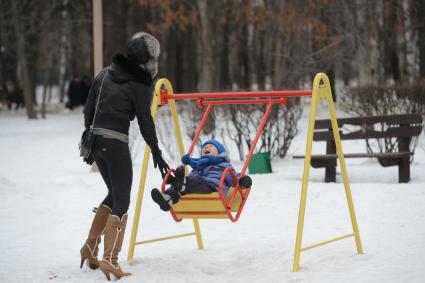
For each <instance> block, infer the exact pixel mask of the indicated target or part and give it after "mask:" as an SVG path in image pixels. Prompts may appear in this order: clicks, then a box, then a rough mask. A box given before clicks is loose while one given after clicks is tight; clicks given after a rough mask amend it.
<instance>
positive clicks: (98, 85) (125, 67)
mask: <svg viewBox="0 0 425 283" xmlns="http://www.w3.org/2000/svg"><path fill="white" fill-rule="evenodd" d="M159 48H160V47H159V42H158V40H157V39H156V38H155V37H153V36H152V35H151V34H148V33H145V32H140V33H137V34H135V35H134V36H133V38H132V39H131V40H130V41H129V43H128V44H127V56H124V55H122V54H116V55H115V56H114V57H113V58H112V64H111V65H110V66H108V67H106V68H104V69H103V70H102V71H101V72H100V74H99V75H98V76H97V77H96V79H95V81H94V82H93V84H92V87H91V89H90V92H89V95H88V98H87V102H86V106H85V108H84V122H85V127H86V129H87V128H89V127H91V126H92V128H93V130H94V133H95V139H94V145H93V150H92V158H93V159H94V161H96V164H97V166H98V167H99V171H100V173H101V175H102V177H103V180H104V181H105V183H106V186H107V187H108V195H107V196H106V198H105V199H104V200H103V201H102V203H101V204H100V206H99V207H98V209H97V210H96V215H95V216H94V219H93V223H92V226H91V228H90V232H89V235H88V238H87V240H86V242H85V244H84V245H83V247H82V248H81V251H80V253H81V266H80V267H82V266H83V263H84V261H85V260H87V261H88V264H89V266H90V268H92V269H96V268H98V267H100V269H101V270H102V271H103V273H104V274H105V275H106V277H107V279H108V280H110V273H112V274H113V275H114V276H115V277H116V278H118V279H119V278H121V277H123V276H127V275H130V273H126V272H123V271H122V270H121V268H120V266H119V264H118V253H119V252H120V250H121V246H122V242H123V238H124V232H125V227H126V223H127V217H128V215H127V210H128V207H129V204H130V190H131V183H132V177H133V171H132V163H131V156H130V151H129V148H128V129H129V126H130V121H131V120H133V119H134V118H135V116H137V120H138V123H139V127H140V131H141V133H142V136H143V138H144V140H145V141H146V143H147V144H148V145H149V147H150V148H151V151H152V156H153V160H154V166H155V168H156V167H157V166H158V167H159V170H160V172H161V174H162V175H164V174H165V173H166V172H167V170H169V166H168V164H167V163H166V162H165V161H164V159H163V158H162V156H161V150H160V149H159V147H158V139H157V136H156V132H155V124H154V122H153V119H152V116H151V111H150V105H151V101H152V97H153V93H152V91H151V90H152V80H153V79H154V78H155V76H156V74H157V72H158V56H159V51H160V50H159ZM90 162H92V160H89V161H88V163H90ZM103 232H104V234H105V239H104V253H103V260H102V261H98V260H97V253H98V245H99V243H100V236H101V235H102V233H103Z"/></svg>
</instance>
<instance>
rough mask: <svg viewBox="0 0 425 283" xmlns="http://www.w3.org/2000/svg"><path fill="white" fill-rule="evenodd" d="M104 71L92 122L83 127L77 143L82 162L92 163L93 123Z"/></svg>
mask: <svg viewBox="0 0 425 283" xmlns="http://www.w3.org/2000/svg"><path fill="white" fill-rule="evenodd" d="M106 73H107V71H106V72H105V75H103V79H102V83H101V84H100V89H99V95H98V96H97V102H96V108H95V111H94V116H93V122H92V123H91V125H90V128H89V129H85V130H84V131H83V134H82V136H81V140H80V143H79V148H80V156H81V157H82V158H83V160H84V162H86V163H88V164H90V165H91V164H93V157H92V156H91V152H92V149H93V143H94V131H93V125H94V121H95V119H96V113H97V107H98V105H99V99H100V94H101V93H102V87H103V81H104V80H105V76H106Z"/></svg>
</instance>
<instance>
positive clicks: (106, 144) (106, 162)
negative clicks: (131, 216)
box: [93, 135, 133, 218]
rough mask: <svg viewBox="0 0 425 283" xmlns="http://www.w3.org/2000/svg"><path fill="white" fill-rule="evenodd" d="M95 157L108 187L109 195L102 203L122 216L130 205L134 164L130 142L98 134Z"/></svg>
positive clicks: (95, 141)
mask: <svg viewBox="0 0 425 283" xmlns="http://www.w3.org/2000/svg"><path fill="white" fill-rule="evenodd" d="M93 157H94V161H96V164H97V167H98V168H99V171H100V174H102V178H103V180H104V181H105V184H106V186H107V187H108V195H107V196H106V197H105V199H104V200H103V202H102V204H105V205H107V206H108V207H110V208H111V209H112V214H113V215H116V216H118V217H119V218H121V217H122V216H123V215H124V214H125V213H126V212H127V210H128V207H129V205H130V192H131V183H132V180H133V166H132V163H131V155H130V150H129V148H128V144H127V143H125V142H122V141H120V140H117V139H111V138H105V137H103V136H98V135H97V136H96V137H95V140H94V145H93Z"/></svg>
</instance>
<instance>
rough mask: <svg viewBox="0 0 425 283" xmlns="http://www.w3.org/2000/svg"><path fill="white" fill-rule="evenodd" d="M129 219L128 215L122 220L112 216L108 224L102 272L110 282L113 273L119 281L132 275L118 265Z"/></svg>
mask: <svg viewBox="0 0 425 283" xmlns="http://www.w3.org/2000/svg"><path fill="white" fill-rule="evenodd" d="M127 218H128V215H127V213H126V214H124V215H123V216H122V218H121V219H120V218H119V217H118V216H116V215H110V216H109V218H108V221H107V222H106V227H105V242H104V247H105V249H104V251H103V260H102V262H101V263H100V270H102V272H103V273H104V274H105V276H106V278H107V279H108V280H111V273H112V275H113V276H115V278H117V279H120V278H121V277H123V276H128V275H131V273H128V272H123V271H122V270H121V267H120V265H119V264H118V254H119V252H120V251H121V246H122V242H123V240H124V234H125V226H126V225H127Z"/></svg>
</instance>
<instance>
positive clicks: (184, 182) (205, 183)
mask: <svg viewBox="0 0 425 283" xmlns="http://www.w3.org/2000/svg"><path fill="white" fill-rule="evenodd" d="M182 162H183V164H185V165H189V166H190V167H192V169H193V170H192V172H190V174H189V176H187V177H185V173H184V166H180V167H178V168H177V169H176V173H175V177H173V178H172V179H171V181H170V183H171V187H170V188H168V189H167V190H166V191H165V192H164V193H162V192H161V191H160V190H158V189H153V190H152V191H151V196H152V199H153V201H154V202H156V203H157V204H158V205H159V207H160V208H161V209H162V210H164V211H169V210H170V208H171V207H172V206H173V205H174V204H176V203H178V202H179V201H180V199H181V196H184V195H187V194H211V193H214V192H217V191H218V185H219V184H220V180H221V177H222V175H223V172H224V170H225V169H226V168H227V167H230V168H232V171H233V172H234V173H235V175H236V177H237V178H239V173H237V172H236V171H235V169H234V168H233V166H232V164H230V160H229V157H228V155H227V153H226V151H225V149H224V145H223V144H222V143H220V142H219V141H218V140H208V141H206V142H204V144H203V145H202V151H201V157H200V158H192V157H190V156H189V155H187V154H186V155H183V157H182ZM251 185H252V180H251V178H250V177H249V176H248V175H244V176H242V177H240V178H239V186H240V187H241V189H246V188H250V187H251ZM233 186H235V181H234V180H233V178H232V176H231V175H230V173H228V174H227V176H226V177H225V179H224V183H223V194H224V196H226V195H227V193H228V191H229V188H230V187H233Z"/></svg>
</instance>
